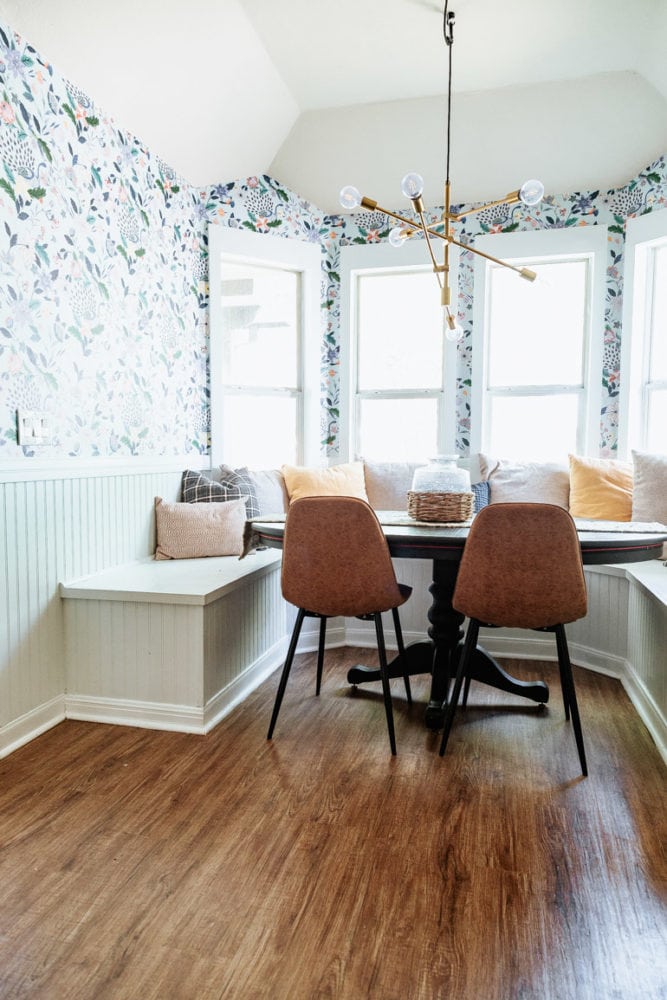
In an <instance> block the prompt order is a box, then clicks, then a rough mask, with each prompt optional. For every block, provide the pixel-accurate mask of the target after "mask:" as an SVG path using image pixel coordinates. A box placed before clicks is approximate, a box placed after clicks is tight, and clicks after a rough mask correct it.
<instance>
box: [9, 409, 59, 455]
mask: <svg viewBox="0 0 667 1000" xmlns="http://www.w3.org/2000/svg"><path fill="white" fill-rule="evenodd" d="M16 421H17V432H18V433H17V438H18V443H19V444H20V445H22V446H23V447H31V446H33V445H44V444H52V443H53V427H52V423H51V416H50V415H49V414H48V413H42V412H38V411H37V410H17V411H16Z"/></svg>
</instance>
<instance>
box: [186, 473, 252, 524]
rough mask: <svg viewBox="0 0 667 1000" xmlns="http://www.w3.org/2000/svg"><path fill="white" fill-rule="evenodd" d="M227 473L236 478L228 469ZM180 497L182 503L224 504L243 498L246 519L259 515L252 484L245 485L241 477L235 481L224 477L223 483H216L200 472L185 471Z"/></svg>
mask: <svg viewBox="0 0 667 1000" xmlns="http://www.w3.org/2000/svg"><path fill="white" fill-rule="evenodd" d="M243 471H244V472H246V473H247V471H248V470H247V469H245V470H239V472H243ZM229 472H231V473H232V477H236V473H234V472H233V470H231V469H230V470H229ZM181 497H182V500H183V503H207V502H208V503H224V502H225V501H226V500H240V499H241V498H243V499H244V500H245V502H246V509H247V512H248V517H249V518H250V517H257V516H258V514H259V506H258V504H257V495H256V493H255V490H254V487H253V486H252V483H248V484H247V485H246V483H245V482H244V480H243V478H242V477H241V476H238V477H236V480H235V481H233V480H232V478H231V477H230V478H227V477H225V479H224V480H223V482H221V483H216V481H215V480H214V479H209V477H208V476H205V475H204V474H203V473H202V472H196V471H193V470H192V469H187V470H186V471H185V472H184V473H183V481H182V483H181Z"/></svg>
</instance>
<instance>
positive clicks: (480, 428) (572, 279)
mask: <svg viewBox="0 0 667 1000" xmlns="http://www.w3.org/2000/svg"><path fill="white" fill-rule="evenodd" d="M606 242H607V232H606V229H605V228H604V227H593V226H591V227H586V229H584V228H583V227H582V228H581V229H578V230H576V231H572V230H562V229H560V230H548V231H540V232H536V233H511V234H498V235H495V236H492V237H486V238H482V239H478V240H477V241H476V243H475V245H476V247H479V249H481V250H484V251H485V252H487V253H490V254H493V255H494V256H496V257H500V258H502V259H503V260H507V261H511V262H512V263H515V264H517V265H519V266H522V267H523V266H527V267H529V268H531V269H532V270H534V271H535V272H536V274H537V278H536V280H535V281H534V282H530V283H529V282H527V281H525V280H522V279H521V278H519V277H518V275H516V274H515V273H514V272H513V271H509V270H508V269H507V268H503V267H501V266H500V265H498V264H494V263H492V262H490V261H487V260H485V259H483V258H476V262H475V311H474V330H475V333H474V342H473V372H472V381H473V397H472V415H471V416H472V426H471V444H472V448H473V450H474V451H482V452H486V453H487V454H491V455H496V456H499V457H500V456H502V457H507V458H523V459H532V460H545V459H554V460H558V459H560V460H564V459H565V458H566V457H567V454H568V452H573V453H577V454H593V455H595V454H597V453H598V449H599V438H600V406H601V404H600V399H601V388H600V371H601V342H602V330H603V315H604V280H605V268H606Z"/></svg>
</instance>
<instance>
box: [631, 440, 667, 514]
mask: <svg viewBox="0 0 667 1000" xmlns="http://www.w3.org/2000/svg"><path fill="white" fill-rule="evenodd" d="M632 462H633V469H634V485H633V490H632V520H633V521H658V522H660V524H665V525H667V455H650V454H648V453H647V452H644V451H633V452H632Z"/></svg>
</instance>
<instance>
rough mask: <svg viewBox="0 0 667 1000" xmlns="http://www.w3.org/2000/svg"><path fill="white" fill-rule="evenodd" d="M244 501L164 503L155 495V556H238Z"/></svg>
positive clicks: (176, 557)
mask: <svg viewBox="0 0 667 1000" xmlns="http://www.w3.org/2000/svg"><path fill="white" fill-rule="evenodd" d="M245 522H246V502H245V500H244V499H243V497H242V498H241V499H240V500H226V501H224V502H223V503H215V502H213V503H209V502H206V503H166V502H165V501H164V500H163V499H162V497H155V526H156V529H157V546H156V549H155V558H156V559H198V558H201V557H202V556H240V555H241V552H242V551H243V529H244V528H245Z"/></svg>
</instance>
